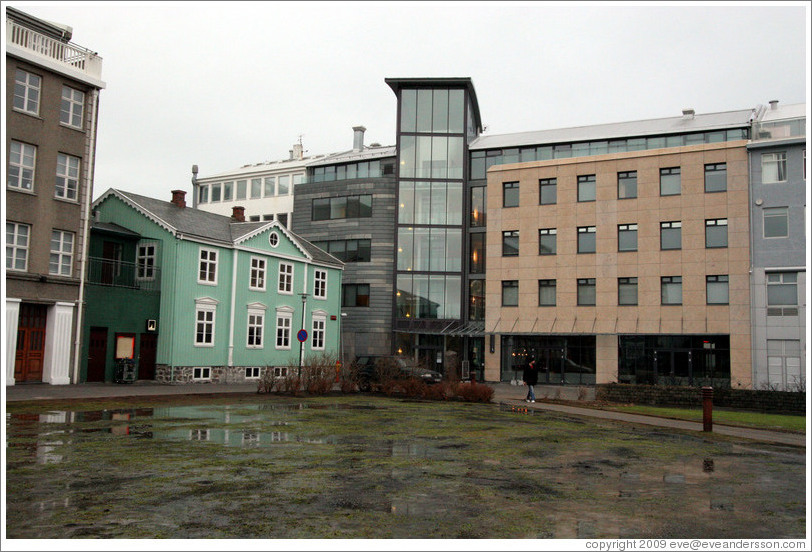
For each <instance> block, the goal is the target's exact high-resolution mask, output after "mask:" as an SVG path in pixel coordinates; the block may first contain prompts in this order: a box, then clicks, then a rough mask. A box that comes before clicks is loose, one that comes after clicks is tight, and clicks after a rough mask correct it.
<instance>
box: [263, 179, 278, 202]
mask: <svg viewBox="0 0 812 552" xmlns="http://www.w3.org/2000/svg"><path fill="white" fill-rule="evenodd" d="M263 184H264V185H265V197H273V196H275V195H276V177H273V176H266V177H265V179H264V181H263Z"/></svg>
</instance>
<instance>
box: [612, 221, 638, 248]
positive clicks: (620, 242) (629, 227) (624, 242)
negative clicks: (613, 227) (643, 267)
mask: <svg viewBox="0 0 812 552" xmlns="http://www.w3.org/2000/svg"><path fill="white" fill-rule="evenodd" d="M617 250H618V251H637V225H636V224H619V225H618V227H617Z"/></svg>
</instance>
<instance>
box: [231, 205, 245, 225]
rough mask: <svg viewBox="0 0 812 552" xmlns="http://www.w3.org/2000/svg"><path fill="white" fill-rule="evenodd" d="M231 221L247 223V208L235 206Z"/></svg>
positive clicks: (232, 210)
mask: <svg viewBox="0 0 812 552" xmlns="http://www.w3.org/2000/svg"><path fill="white" fill-rule="evenodd" d="M231 220H233V221H234V222H245V207H238V206H236V205H235V206H234V207H232V208H231Z"/></svg>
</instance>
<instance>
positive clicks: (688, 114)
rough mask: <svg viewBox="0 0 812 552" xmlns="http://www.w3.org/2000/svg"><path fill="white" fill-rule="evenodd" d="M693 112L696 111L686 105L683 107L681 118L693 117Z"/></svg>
mask: <svg viewBox="0 0 812 552" xmlns="http://www.w3.org/2000/svg"><path fill="white" fill-rule="evenodd" d="M695 114H696V112H695V111H694V110H693V108H691V107H688V108H685V109H683V110H682V118H683V119H693V118H694V115H695Z"/></svg>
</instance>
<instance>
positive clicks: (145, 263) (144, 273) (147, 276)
mask: <svg viewBox="0 0 812 552" xmlns="http://www.w3.org/2000/svg"><path fill="white" fill-rule="evenodd" d="M157 253H158V246H157V245H156V244H154V243H149V242H147V243H139V244H138V250H137V252H136V259H135V260H136V278H138V279H139V280H154V279H155V263H156V260H157Z"/></svg>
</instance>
